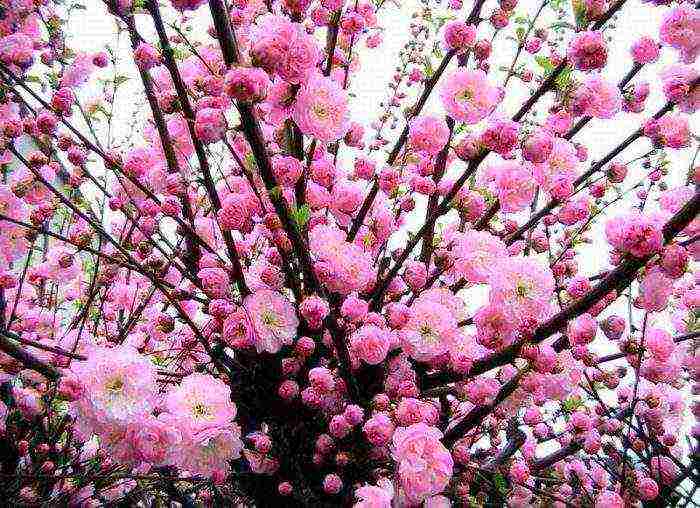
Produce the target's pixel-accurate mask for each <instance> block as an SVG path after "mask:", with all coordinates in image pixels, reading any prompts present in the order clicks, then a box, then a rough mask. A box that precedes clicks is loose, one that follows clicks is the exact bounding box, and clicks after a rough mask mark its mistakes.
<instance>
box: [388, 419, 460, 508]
mask: <svg viewBox="0 0 700 508" xmlns="http://www.w3.org/2000/svg"><path fill="white" fill-rule="evenodd" d="M441 438H442V432H440V431H439V430H438V429H437V428H435V427H430V426H428V425H426V424H425V423H416V424H413V425H411V426H410V427H399V428H397V429H396V431H395V432H394V438H393V446H392V455H393V457H394V460H395V461H396V462H397V463H398V477H399V484H400V485H401V488H402V489H403V492H404V494H405V495H406V497H407V498H408V500H409V501H410V502H411V503H420V502H422V501H424V500H425V499H427V498H429V497H431V496H433V495H435V494H439V493H440V492H442V491H443V489H444V488H445V487H446V486H447V484H448V483H449V481H450V478H451V477H452V468H453V465H454V463H453V461H452V456H451V455H450V452H449V451H448V450H447V448H445V447H444V446H443V444H442V443H441V442H440V439H441Z"/></svg>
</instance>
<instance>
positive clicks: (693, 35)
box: [659, 5, 700, 64]
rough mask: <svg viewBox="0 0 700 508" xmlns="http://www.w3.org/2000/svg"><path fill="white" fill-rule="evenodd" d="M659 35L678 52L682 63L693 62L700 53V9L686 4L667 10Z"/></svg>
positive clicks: (662, 40)
mask: <svg viewBox="0 0 700 508" xmlns="http://www.w3.org/2000/svg"><path fill="white" fill-rule="evenodd" d="M659 37H660V39H661V42H663V43H664V44H668V45H669V46H671V47H672V48H674V49H676V50H678V51H679V52H680V54H681V59H682V60H683V62H684V63H687V64H690V63H693V62H694V61H695V58H696V57H697V56H698V53H700V11H698V10H697V9H695V8H693V7H692V6H686V5H684V6H678V7H674V8H673V9H671V10H669V11H667V12H666V14H665V16H664V19H663V21H662V22H661V28H660V35H659Z"/></svg>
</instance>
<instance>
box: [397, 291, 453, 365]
mask: <svg viewBox="0 0 700 508" xmlns="http://www.w3.org/2000/svg"><path fill="white" fill-rule="evenodd" d="M411 311H412V313H411V317H410V319H409V321H408V323H406V325H405V327H404V328H403V330H402V332H401V338H402V343H403V347H404V350H405V351H406V353H407V354H408V355H409V356H411V357H412V358H414V359H416V360H418V361H430V360H432V359H433V358H435V357H436V356H439V355H441V354H443V353H445V352H446V351H447V350H448V349H449V348H450V346H451V344H452V342H453V340H454V338H455V335H456V333H457V321H456V319H455V318H454V315H453V314H452V312H450V310H449V309H448V308H447V307H445V306H444V305H441V304H440V303H437V302H434V301H430V300H426V299H423V298H419V299H418V300H416V301H415V302H414V303H413V306H412V307H411Z"/></svg>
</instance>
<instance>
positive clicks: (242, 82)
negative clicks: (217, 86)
mask: <svg viewBox="0 0 700 508" xmlns="http://www.w3.org/2000/svg"><path fill="white" fill-rule="evenodd" d="M269 88H270V77H269V76H268V75H267V73H266V72H265V71H263V70H262V69H259V68H257V67H233V68H231V69H230V70H229V71H228V72H227V73H226V76H225V78H224V90H225V91H226V93H227V94H229V95H230V96H231V97H233V98H234V99H236V100H239V101H242V102H259V101H261V100H263V99H265V97H266V96H267V91H268V89H269Z"/></svg>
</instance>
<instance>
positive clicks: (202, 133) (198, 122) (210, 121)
mask: <svg viewBox="0 0 700 508" xmlns="http://www.w3.org/2000/svg"><path fill="white" fill-rule="evenodd" d="M194 131H195V133H196V134H197V138H198V139H199V140H200V141H202V142H203V143H216V142H217V141H220V140H221V139H222V138H223V137H224V133H225V132H226V119H225V118H224V115H223V114H222V112H221V110H219V109H214V108H204V109H200V110H199V111H197V117H196V118H195V122H194Z"/></svg>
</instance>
